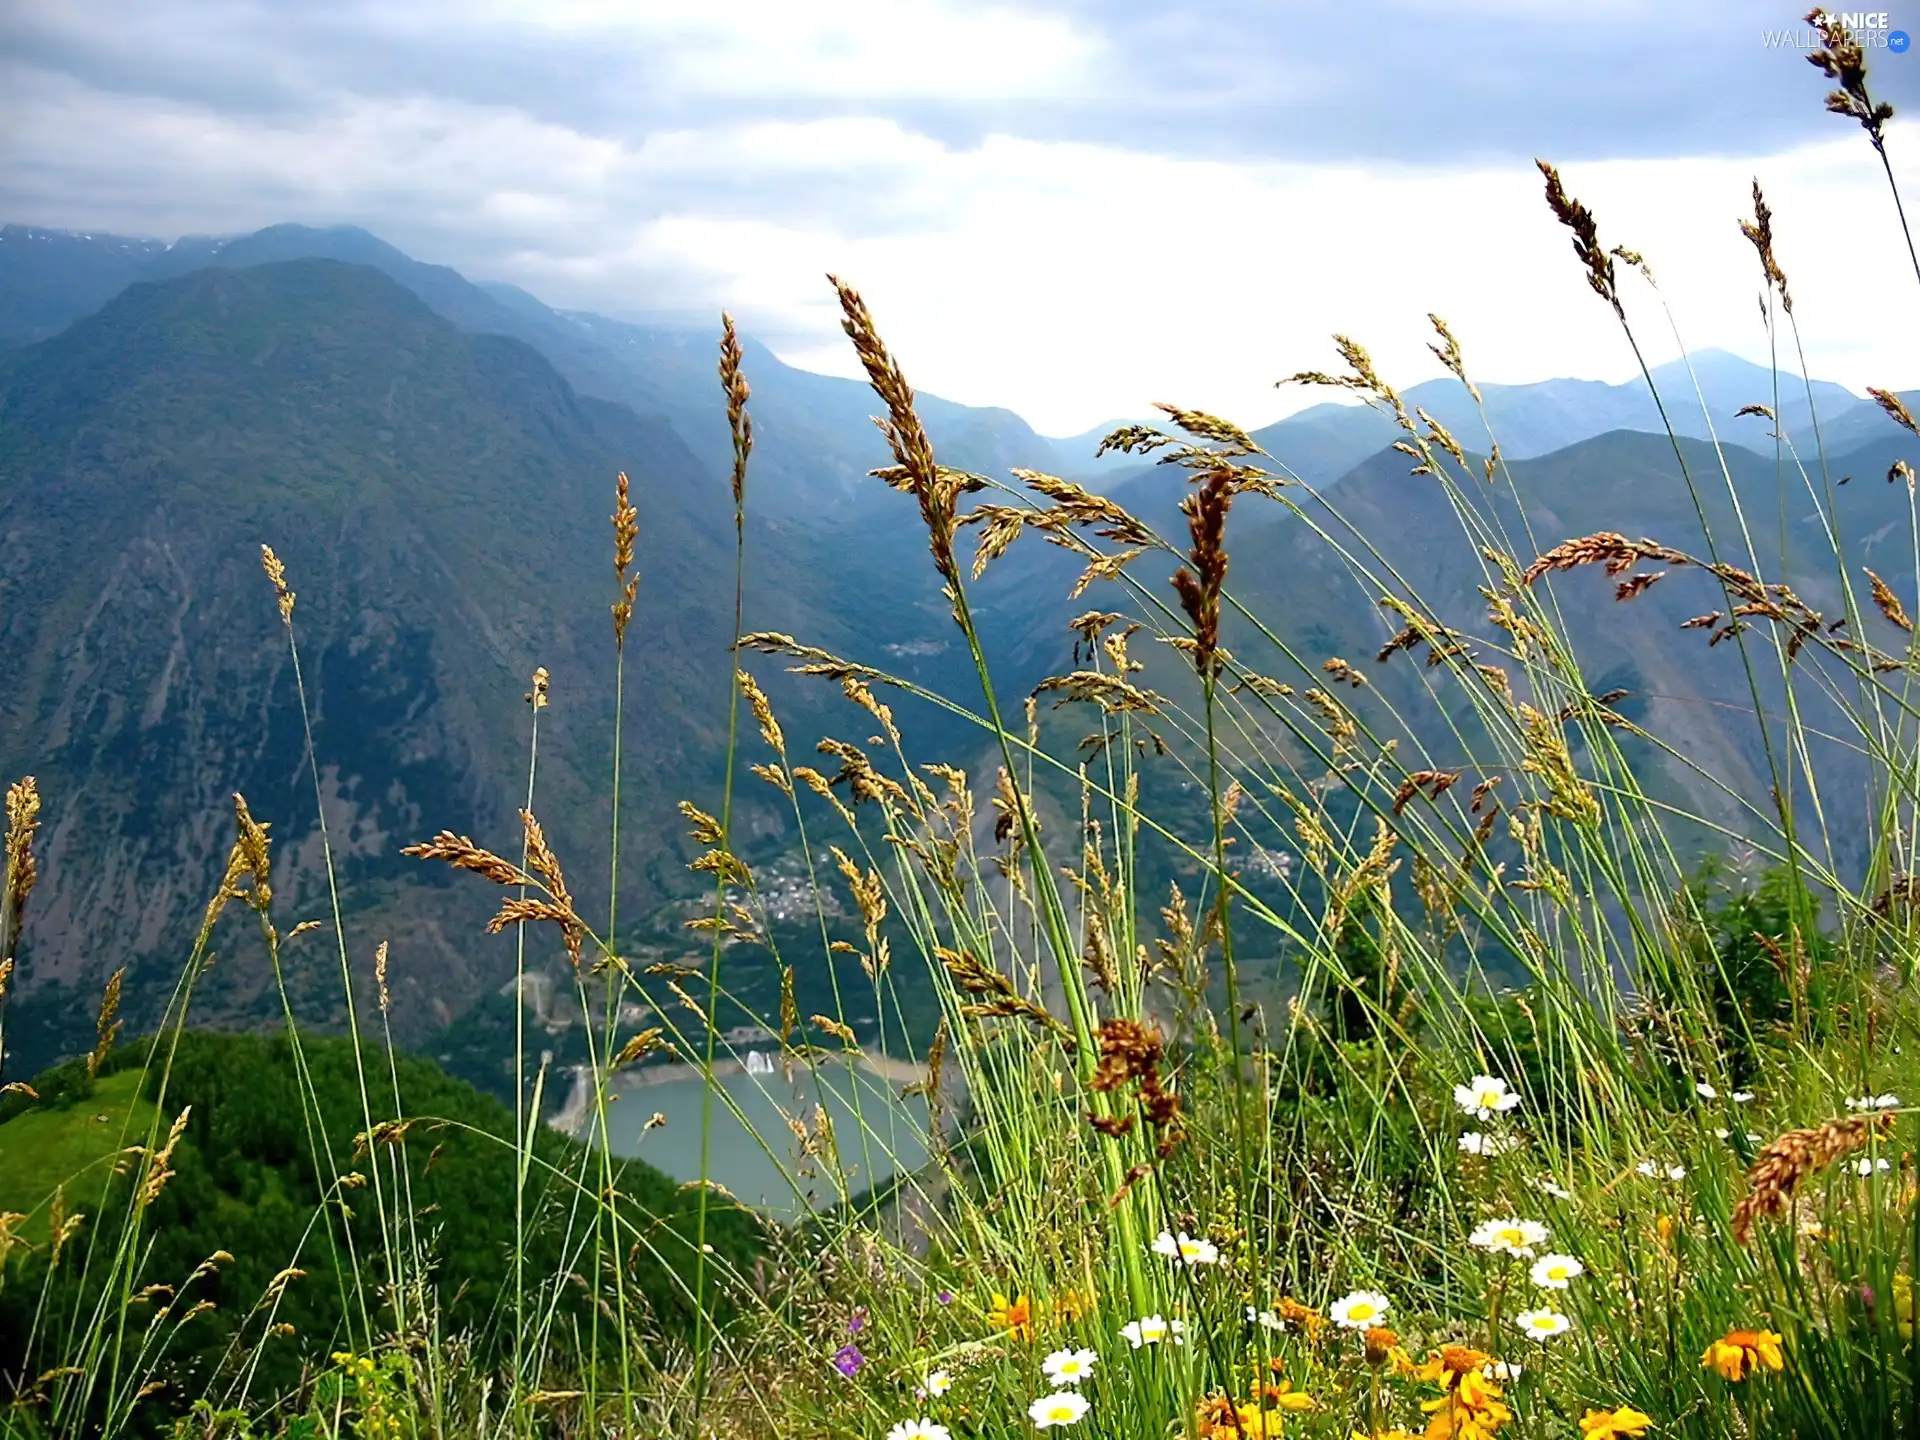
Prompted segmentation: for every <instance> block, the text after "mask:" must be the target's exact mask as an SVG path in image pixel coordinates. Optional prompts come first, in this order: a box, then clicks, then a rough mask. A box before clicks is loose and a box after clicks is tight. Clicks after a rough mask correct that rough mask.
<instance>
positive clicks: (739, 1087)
mask: <svg viewBox="0 0 1920 1440" xmlns="http://www.w3.org/2000/svg"><path fill="white" fill-rule="evenodd" d="M856 1073H857V1076H858V1080H857V1084H856V1081H855V1079H854V1078H853V1077H852V1076H849V1075H848V1073H847V1071H846V1070H845V1069H842V1068H835V1069H832V1070H823V1071H822V1074H821V1078H820V1081H819V1083H818V1085H816V1083H815V1081H814V1079H813V1077H812V1076H811V1075H810V1074H809V1073H808V1072H806V1071H805V1070H801V1071H798V1072H797V1073H796V1076H795V1079H794V1081H793V1083H791V1084H789V1083H788V1081H787V1080H786V1078H785V1077H784V1076H783V1075H781V1074H780V1073H779V1071H778V1070H777V1069H776V1070H775V1072H774V1073H772V1074H759V1075H752V1074H740V1075H726V1076H722V1077H720V1078H719V1079H717V1080H716V1081H714V1085H715V1087H716V1089H718V1090H724V1091H725V1092H726V1093H727V1095H729V1096H731V1097H732V1099H733V1101H734V1103H735V1104H736V1105H738V1106H739V1108H740V1110H741V1111H742V1112H743V1114H744V1115H745V1117H746V1121H747V1126H750V1127H751V1129H749V1128H747V1126H743V1125H742V1124H741V1122H740V1119H739V1118H738V1117H736V1116H735V1115H734V1114H733V1112H732V1111H731V1110H730V1109H729V1108H728V1107H727V1105H726V1103H725V1101H723V1100H722V1099H721V1097H720V1096H719V1095H718V1094H716V1095H715V1096H714V1097H713V1110H712V1125H713V1139H712V1146H711V1152H710V1156H709V1161H708V1168H707V1173H708V1174H709V1175H710V1176H711V1177H712V1178H713V1179H715V1180H717V1181H719V1182H720V1183H721V1184H722V1185H724V1186H726V1187H727V1189H728V1190H729V1191H731V1192H732V1193H733V1194H734V1195H736V1196H738V1197H739V1198H740V1199H741V1200H742V1201H744V1202H745V1203H747V1204H749V1205H753V1206H755V1207H757V1208H759V1209H763V1210H765V1211H767V1212H768V1213H770V1214H773V1215H776V1216H780V1217H783V1218H788V1219H791V1218H796V1217H798V1216H800V1215H802V1214H804V1213H805V1211H806V1209H807V1208H808V1207H810V1208H812V1209H816V1210H817V1209H821V1208H824V1207H826V1206H829V1205H832V1204H833V1203H835V1202H836V1201H837V1200H838V1199H839V1198H840V1196H839V1190H838V1186H837V1184H836V1182H835V1181H834V1179H833V1178H832V1176H831V1174H830V1172H829V1170H828V1167H827V1163H826V1162H825V1161H823V1160H820V1159H811V1158H810V1157H806V1156H803V1155H802V1154H801V1153H800V1143H799V1141H798V1139H797V1138H796V1137H795V1136H794V1134H793V1132H792V1130H790V1129H789V1128H788V1126H787V1122H786V1120H785V1119H784V1118H783V1116H782V1114H781V1112H782V1111H785V1112H786V1114H789V1115H796V1116H800V1117H802V1118H804V1119H805V1120H806V1121H807V1124H808V1126H809V1127H811V1126H812V1125H813V1115H814V1107H815V1105H816V1104H821V1105H824V1108H825V1109H826V1111H827V1114H828V1116H829V1117H830V1119H831V1120H832V1122H833V1134H834V1138H835V1140H836V1141H837V1143H838V1146H839V1151H840V1167H841V1169H842V1170H843V1171H845V1172H846V1176H847V1180H846V1183H847V1188H848V1190H849V1191H850V1192H851V1193H852V1194H854V1195H858V1194H860V1193H861V1192H862V1191H863V1190H869V1189H871V1188H872V1187H873V1186H875V1185H877V1184H880V1183H881V1182H883V1181H885V1180H887V1179H889V1178H891V1177H892V1176H893V1175H894V1174H895V1173H897V1172H898V1171H900V1170H902V1169H904V1170H907V1171H912V1170H917V1169H919V1168H920V1166H921V1165H923V1164H924V1163H926V1158H927V1102H926V1100H925V1099H924V1098H923V1097H921V1096H918V1095H916V1096H913V1097H912V1098H911V1099H908V1100H904V1101H903V1100H901V1099H900V1098H899V1092H898V1090H897V1089H896V1088H895V1087H893V1086H890V1085H889V1084H888V1083H887V1082H886V1081H884V1080H882V1079H880V1078H879V1077H878V1076H875V1075H872V1074H869V1073H868V1072H866V1071H864V1070H863V1071H858V1072H856ZM705 1088H706V1082H705V1081H704V1080H703V1079H702V1078H701V1077H700V1076H697V1075H695V1076H689V1077H687V1078H685V1079H676V1080H666V1081H662V1082H660V1083H659V1084H656V1085H642V1086H637V1087H635V1088H633V1089H631V1090H627V1091H624V1092H623V1093H622V1094H621V1097H620V1100H619V1102H618V1103H617V1104H615V1105H614V1107H613V1111H612V1114H611V1116H610V1117H609V1125H608V1128H609V1129H610V1131H611V1132H612V1135H613V1150H614V1153H615V1154H617V1155H630V1156H637V1157H638V1158H640V1159H642V1160H645V1161H646V1162H647V1163H648V1164H650V1165H654V1166H656V1167H658V1168H659V1169H661V1170H664V1171H665V1172H666V1173H667V1174H668V1175H671V1176H672V1177H673V1178H674V1179H676V1180H680V1181H687V1180H696V1179H698V1178H699V1176H700V1108H701V1106H700V1101H701V1096H702V1092H703V1091H704V1090H705ZM856 1095H857V1098H858V1101H859V1114H858V1116H856V1114H855V1108H854V1100H855V1098H856ZM656 1111H657V1112H659V1113H660V1114H662V1115H665V1116H666V1117H667V1123H666V1124H665V1125H661V1126H656V1127H655V1128H654V1129H652V1130H645V1129H644V1127H645V1125H646V1122H647V1119H648V1117H649V1116H651V1115H653V1114H654V1113H655V1112H656ZM863 1120H864V1122H865V1123H864V1125H863V1124H862V1121H863ZM756 1135H757V1136H758V1137H759V1138H758V1139H756V1138H755V1136H756ZM762 1140H764V1141H765V1142H766V1144H765V1147H763V1146H762V1144H761V1141H762ZM768 1150H771V1151H772V1152H773V1153H772V1155H769V1154H768V1153H767V1151H768ZM803 1162H805V1163H809V1164H811V1165H812V1167H813V1169H814V1171H815V1172H816V1173H814V1174H813V1175H811V1176H805V1175H801V1174H800V1173H799V1167H800V1165H801V1164H802V1163H803ZM782 1167H784V1168H785V1171H786V1173H787V1174H788V1175H792V1176H794V1177H795V1180H797V1182H798V1184H799V1187H800V1192H801V1193H800V1195H799V1196H796V1194H795V1190H794V1184H793V1183H792V1182H790V1181H789V1180H787V1179H786V1178H785V1177H783V1175H782V1174H781V1170H782Z"/></svg>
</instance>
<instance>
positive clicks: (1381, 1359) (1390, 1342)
mask: <svg viewBox="0 0 1920 1440" xmlns="http://www.w3.org/2000/svg"><path fill="white" fill-rule="evenodd" d="M1361 1339H1363V1340H1364V1341H1365V1342H1366V1346H1367V1350H1366V1359H1367V1364H1369V1365H1371V1366H1373V1367H1374V1368H1375V1369H1376V1370H1377V1369H1379V1368H1380V1367H1381V1366H1382V1365H1384V1364H1386V1363H1387V1361H1389V1360H1391V1359H1393V1357H1394V1354H1395V1352H1397V1351H1399V1349H1400V1336H1399V1334H1398V1332H1396V1331H1394V1330H1391V1329H1389V1328H1388V1327H1387V1326H1385V1325H1369V1326H1368V1327H1367V1333H1366V1334H1365V1335H1363V1336H1362V1337H1361Z"/></svg>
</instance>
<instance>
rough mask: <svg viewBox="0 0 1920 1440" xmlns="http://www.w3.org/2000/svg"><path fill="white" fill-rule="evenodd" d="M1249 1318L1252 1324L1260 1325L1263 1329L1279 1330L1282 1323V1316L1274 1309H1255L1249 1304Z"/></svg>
mask: <svg viewBox="0 0 1920 1440" xmlns="http://www.w3.org/2000/svg"><path fill="white" fill-rule="evenodd" d="M1247 1320H1248V1322H1249V1323H1250V1324H1254V1325H1258V1326H1259V1327H1260V1328H1261V1329H1262V1330H1278V1329H1280V1328H1281V1323H1282V1322H1281V1320H1280V1317H1279V1316H1278V1315H1276V1314H1274V1313H1273V1311H1271V1310H1255V1309H1254V1308H1253V1306H1251V1305H1249V1306H1247Z"/></svg>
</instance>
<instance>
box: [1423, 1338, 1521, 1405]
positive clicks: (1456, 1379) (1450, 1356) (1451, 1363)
mask: <svg viewBox="0 0 1920 1440" xmlns="http://www.w3.org/2000/svg"><path fill="white" fill-rule="evenodd" d="M1491 1359H1493V1357H1492V1356H1491V1355H1489V1354H1487V1353H1486V1352H1485V1351H1484V1350H1475V1349H1473V1348H1471V1347H1470V1346H1466V1345H1448V1346H1444V1347H1443V1348H1441V1349H1439V1350H1436V1351H1434V1352H1433V1354H1432V1355H1431V1356H1429V1357H1428V1359H1427V1363H1426V1364H1424V1365H1422V1366H1421V1367H1420V1368H1419V1369H1418V1370H1416V1371H1415V1372H1414V1375H1415V1378H1417V1379H1420V1380H1425V1381H1426V1382H1427V1383H1428V1384H1429V1385H1438V1386H1439V1387H1440V1388H1441V1389H1442V1390H1452V1389H1453V1388H1454V1387H1455V1386H1456V1385H1458V1384H1459V1383H1460V1380H1461V1377H1462V1376H1465V1375H1478V1374H1479V1373H1480V1371H1481V1370H1483V1369H1484V1368H1485V1367H1486V1364H1487V1362H1488V1361H1489V1360H1491ZM1494 1393H1495V1394H1496V1395H1497V1394H1499V1393H1500V1392H1499V1391H1497V1390H1496V1391H1495V1392H1494Z"/></svg>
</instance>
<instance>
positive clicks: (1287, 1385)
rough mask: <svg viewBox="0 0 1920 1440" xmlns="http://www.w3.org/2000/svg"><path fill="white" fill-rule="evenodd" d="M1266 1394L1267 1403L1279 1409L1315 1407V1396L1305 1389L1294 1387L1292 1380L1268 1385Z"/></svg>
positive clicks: (1308, 1408)
mask: <svg viewBox="0 0 1920 1440" xmlns="http://www.w3.org/2000/svg"><path fill="white" fill-rule="evenodd" d="M1265 1395H1266V1401H1267V1403H1268V1404H1269V1405H1272V1406H1274V1407H1275V1408H1276V1409H1279V1410H1311V1409H1313V1407H1314V1400H1313V1396H1311V1395H1309V1394H1307V1392H1306V1391H1304V1390H1296V1389H1294V1388H1293V1382H1292V1381H1291V1380H1282V1381H1281V1382H1280V1383H1279V1384H1278V1385H1269V1386H1267V1388H1266V1392H1265Z"/></svg>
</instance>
